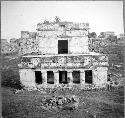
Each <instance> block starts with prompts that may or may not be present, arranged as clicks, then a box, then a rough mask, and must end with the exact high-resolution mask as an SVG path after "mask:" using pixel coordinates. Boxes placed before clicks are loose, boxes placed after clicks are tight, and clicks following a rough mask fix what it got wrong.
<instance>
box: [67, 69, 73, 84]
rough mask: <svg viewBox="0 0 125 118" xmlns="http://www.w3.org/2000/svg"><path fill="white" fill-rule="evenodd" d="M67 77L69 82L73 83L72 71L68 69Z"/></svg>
mask: <svg viewBox="0 0 125 118" xmlns="http://www.w3.org/2000/svg"><path fill="white" fill-rule="evenodd" d="M67 78H68V79H69V84H70V85H71V84H73V76H72V71H71V70H68V71H67Z"/></svg>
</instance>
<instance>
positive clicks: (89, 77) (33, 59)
mask: <svg viewBox="0 0 125 118" xmlns="http://www.w3.org/2000/svg"><path fill="white" fill-rule="evenodd" d="M36 30H37V31H36V32H28V31H22V32H21V38H20V43H19V55H22V57H21V59H20V61H19V64H18V66H19V73H20V81H21V83H22V85H23V86H24V87H26V88H30V87H34V88H36V87H38V86H42V87H55V86H59V85H65V86H69V87H72V86H75V85H76V86H79V87H80V88H85V87H86V86H88V85H94V86H100V87H101V86H102V87H104V86H106V82H107V70H108V68H107V67H108V58H107V56H106V55H104V54H99V53H95V52H90V51H89V49H88V31H89V24H88V23H74V22H66V21H61V20H60V19H59V18H58V17H56V19H55V21H54V22H49V21H44V22H42V23H38V24H37V29H36Z"/></svg>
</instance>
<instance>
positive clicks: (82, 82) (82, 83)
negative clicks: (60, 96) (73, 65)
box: [80, 70, 85, 85]
mask: <svg viewBox="0 0 125 118" xmlns="http://www.w3.org/2000/svg"><path fill="white" fill-rule="evenodd" d="M80 84H81V85H84V84H85V70H80Z"/></svg>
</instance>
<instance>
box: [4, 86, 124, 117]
mask: <svg viewBox="0 0 125 118" xmlns="http://www.w3.org/2000/svg"><path fill="white" fill-rule="evenodd" d="M65 94H68V95H69V94H76V95H77V96H79V98H80V104H81V106H80V107H79V108H78V109H77V110H72V111H71V110H58V111H54V112H51V111H46V110H44V109H42V107H41V101H42V99H43V97H44V96H51V94H50V95H49V94H43V93H40V92H38V91H30V92H29V91H24V92H22V93H18V94H14V92H13V89H12V88H10V87H8V88H7V87H2V114H3V117H4V118H94V116H96V118H123V117H124V109H123V108H124V93H123V88H119V89H118V90H112V91H79V92H77V93H76V92H75V91H74V92H72V93H71V92H69V91H67V93H65Z"/></svg>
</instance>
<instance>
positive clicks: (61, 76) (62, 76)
mask: <svg viewBox="0 0 125 118" xmlns="http://www.w3.org/2000/svg"><path fill="white" fill-rule="evenodd" d="M59 83H63V84H67V83H68V81H67V71H59Z"/></svg>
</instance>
